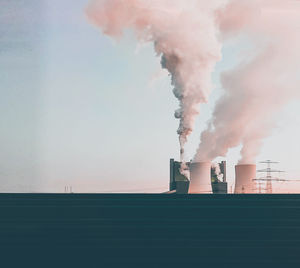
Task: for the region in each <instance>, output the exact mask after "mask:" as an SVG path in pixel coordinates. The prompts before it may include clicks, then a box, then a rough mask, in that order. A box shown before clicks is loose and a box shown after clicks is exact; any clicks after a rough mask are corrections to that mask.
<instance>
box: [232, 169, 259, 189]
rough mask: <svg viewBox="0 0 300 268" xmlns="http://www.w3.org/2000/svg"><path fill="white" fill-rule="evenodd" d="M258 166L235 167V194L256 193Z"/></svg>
mask: <svg viewBox="0 0 300 268" xmlns="http://www.w3.org/2000/svg"><path fill="white" fill-rule="evenodd" d="M255 178H256V165H236V166H235V189H234V193H235V194H249V193H253V192H254V186H255V184H254V181H253V179H255Z"/></svg>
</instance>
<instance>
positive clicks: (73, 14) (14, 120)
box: [0, 0, 300, 192]
mask: <svg viewBox="0 0 300 268" xmlns="http://www.w3.org/2000/svg"><path fill="white" fill-rule="evenodd" d="M87 3H88V1H87V0H80V1H76V3H74V1H71V0H67V1H63V2H61V1H58V0H52V1H50V0H48V1H46V0H43V1H39V0H30V1H25V0H17V1H9V0H0V5H1V10H0V85H1V89H0V104H1V105H0V106H1V113H0V122H1V125H0V126H1V131H0V141H1V153H0V159H1V161H0V191H16V192H18V191H21V192H22V191H30V192H31V191H41V192H51V191H54V192H63V191H64V187H65V186H66V185H72V187H73V190H74V191H75V192H81V191H82V192H101V191H103V192H109V191H118V192H120V191H137V192H139V191H143V192H162V191H164V190H167V189H168V183H169V158H177V159H178V158H179V146H178V137H177V134H176V130H177V127H178V121H177V120H176V119H174V117H173V114H174V110H176V109H177V107H178V103H177V100H176V99H175V98H174V96H173V93H172V86H171V84H170V77H168V76H167V73H166V72H163V71H161V67H160V59H159V58H158V57H156V56H155V52H154V49H153V47H152V46H151V45H150V44H147V45H142V46H137V42H136V40H135V38H134V35H133V34H132V32H130V31H128V32H126V35H125V38H124V39H122V40H120V41H119V42H114V41H112V40H110V39H109V38H108V37H106V36H104V35H103V34H102V33H101V32H100V31H99V30H98V29H97V28H96V27H94V26H93V25H91V24H90V23H89V22H88V20H87V18H86V16H85V8H86V6H87ZM249 47H250V44H248V43H247V39H245V38H240V39H239V40H236V41H235V42H230V43H226V44H225V45H224V47H223V49H222V54H223V60H222V61H221V62H219V63H218V64H217V66H216V70H215V72H214V73H213V83H214V85H215V90H214V91H213V93H212V95H211V96H210V102H209V104H207V105H204V106H203V107H202V108H201V114H200V116H199V117H197V120H196V126H195V131H194V132H193V134H192V135H191V137H190V139H189V142H188V144H187V150H186V151H187V152H186V154H187V156H188V157H190V158H192V157H193V156H194V154H195V152H196V149H197V147H198V143H199V136H200V134H201V130H203V129H205V126H206V125H205V123H206V121H207V120H208V119H209V117H210V114H211V112H212V109H213V107H214V102H215V100H217V99H218V98H219V97H220V95H221V94H222V88H221V84H220V82H219V76H220V73H221V72H222V71H223V70H227V69H228V68H231V67H233V66H234V65H236V64H237V63H238V62H239V59H240V56H241V55H242V54H243V51H245V50H246V49H248V48H249ZM266 109H268V107H266ZM299 112H300V108H299V101H297V100H295V101H294V102H293V103H291V104H289V105H288V106H287V107H286V108H285V109H284V111H283V112H281V113H280V114H278V120H277V128H276V129H274V131H273V135H272V136H271V137H270V138H267V139H266V140H265V142H264V146H263V148H262V152H261V153H260V155H259V157H258V158H257V160H265V159H272V160H276V161H279V162H281V163H280V165H278V167H277V166H276V168H279V169H283V170H285V171H286V173H285V174H283V175H280V176H281V177H286V178H289V179H300V178H299V176H298V174H299V172H300V168H299V164H298V161H299V160H298V159H299V156H298V154H299V152H300V146H299V141H298V137H299V136H300V119H299V117H298V115H299ZM238 159H239V149H238V148H235V149H233V150H230V152H229V154H228V155H227V157H226V160H227V161H228V172H229V182H230V184H232V183H233V177H234V174H233V172H234V170H233V168H234V164H235V163H237V161H238ZM290 186H291V183H286V186H282V189H285V190H286V191H290V189H295V188H296V189H297V190H295V191H299V190H300V183H299V182H297V183H294V185H293V187H290ZM275 189H276V188H275ZM298 189H299V190H298Z"/></svg>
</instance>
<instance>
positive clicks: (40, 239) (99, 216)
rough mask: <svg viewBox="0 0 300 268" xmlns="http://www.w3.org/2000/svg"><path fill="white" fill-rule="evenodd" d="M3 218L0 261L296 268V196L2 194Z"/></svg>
mask: <svg viewBox="0 0 300 268" xmlns="http://www.w3.org/2000/svg"><path fill="white" fill-rule="evenodd" d="M0 215H1V218H0V254H1V258H2V257H4V258H5V257H7V258H8V256H9V258H11V261H12V262H16V261H20V262H21V261H28V260H32V258H33V259H34V260H35V261H37V262H38V261H42V259H43V263H44V264H43V265H41V266H40V267H45V265H47V264H49V266H50V263H52V265H51V266H52V267H54V266H53V263H55V262H57V263H60V259H61V258H62V259H63V260H64V261H65V262H67V263H69V264H70V266H74V263H76V264H80V263H82V265H81V267H111V265H115V267H131V266H132V265H135V264H136V265H137V266H139V267H157V265H158V264H160V265H161V266H164V267H172V266H174V265H179V266H182V267H187V265H189V264H190V265H191V267H194V266H195V264H198V265H196V267H215V266H214V265H216V267H233V266H234V265H237V266H239V267H255V266H260V267H274V266H273V265H276V264H277V265H279V264H280V265H282V266H281V267H289V266H290V265H292V264H294V265H293V267H300V266H299V265H300V196H299V195H163V194H160V195H154V194H1V195H0ZM12 256H14V257H12ZM45 256H47V258H48V259H47V261H45ZM49 256H50V258H49ZM40 259H41V260H40ZM0 262H1V261H0ZM61 264H62V263H61ZM71 264H72V265H71ZM181 264H182V265H181ZM3 267H10V266H3ZM23 267H31V266H26V265H24V266H23ZM55 267H66V265H62V266H60V265H56V266H55Z"/></svg>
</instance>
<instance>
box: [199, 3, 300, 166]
mask: <svg viewBox="0 0 300 268" xmlns="http://www.w3.org/2000/svg"><path fill="white" fill-rule="evenodd" d="M218 15H219V23H220V29H221V31H222V36H223V39H224V40H226V39H230V38H236V37H237V36H238V35H239V34H240V33H243V34H244V35H245V34H246V35H247V37H248V38H249V39H250V40H252V42H253V44H254V47H256V49H255V50H252V51H251V52H249V53H248V55H249V56H248V57H247V58H246V59H245V60H244V61H243V62H242V63H241V64H239V66H237V67H236V68H235V69H233V70H230V71H227V72H225V73H224V74H223V75H222V78H221V82H222V85H223V88H224V89H225V94H224V96H223V97H221V98H220V100H219V101H218V102H217V104H216V107H215V109H214V112H213V116H212V118H211V120H210V121H209V123H208V127H207V129H206V130H205V131H204V132H203V133H202V135H201V143H200V146H199V148H198V150H197V153H196V155H195V159H196V160H198V161H210V160H212V159H214V158H216V157H218V156H225V155H226V153H227V152H228V149H230V148H233V147H236V146H238V145H242V149H241V160H240V163H253V162H255V158H256V156H257V155H258V154H259V152H260V148H261V146H262V143H263V139H264V138H266V137H267V136H268V135H270V134H271V131H272V128H273V127H274V126H275V123H276V116H277V113H278V112H280V110H281V109H282V108H283V107H284V106H285V105H286V104H287V103H288V102H289V101H291V100H294V99H295V98H297V97H299V96H300V74H299V71H300V53H299V48H300V35H299V31H300V1H288V0H282V1H276V0H251V1H246V0H245V1H243V0H233V1H231V2H230V4H228V5H227V6H226V8H224V9H223V10H221V11H220V12H219V14H218Z"/></svg>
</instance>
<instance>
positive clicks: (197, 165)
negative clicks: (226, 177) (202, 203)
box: [189, 162, 212, 194]
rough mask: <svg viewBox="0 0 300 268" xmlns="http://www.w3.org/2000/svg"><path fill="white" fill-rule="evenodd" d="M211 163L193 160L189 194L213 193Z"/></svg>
mask: <svg viewBox="0 0 300 268" xmlns="http://www.w3.org/2000/svg"><path fill="white" fill-rule="evenodd" d="M210 170H211V163H210V162H194V163H193V162H192V163H191V164H190V187H189V194H211V193H212V187H211V175H210Z"/></svg>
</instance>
